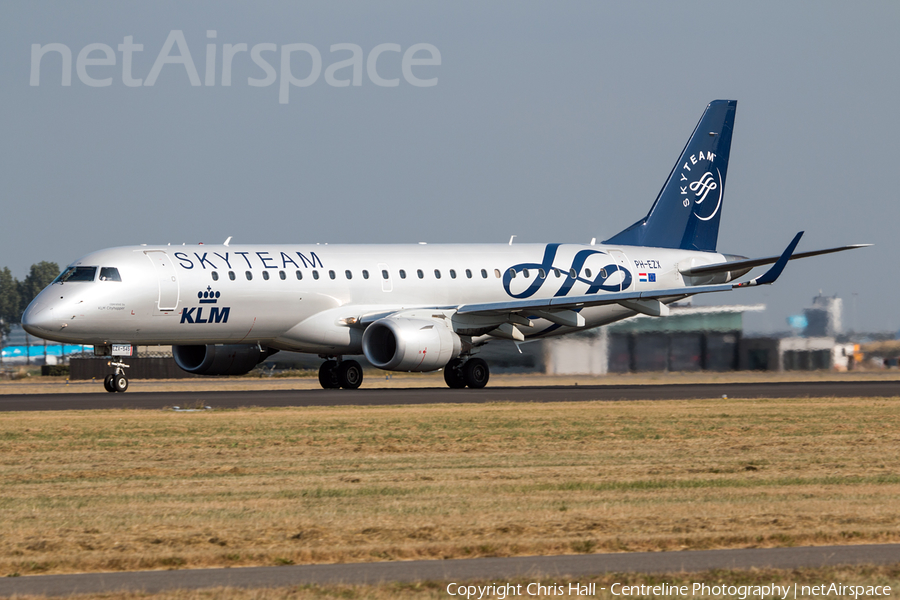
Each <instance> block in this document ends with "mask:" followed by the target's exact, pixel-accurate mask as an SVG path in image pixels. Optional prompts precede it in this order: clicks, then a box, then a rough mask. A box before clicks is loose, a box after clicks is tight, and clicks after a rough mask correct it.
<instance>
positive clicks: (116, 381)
mask: <svg viewBox="0 0 900 600" xmlns="http://www.w3.org/2000/svg"><path fill="white" fill-rule="evenodd" d="M112 388H113V391H116V392H124V391H125V390H127V389H128V378H127V377H125V376H124V375H113V378H112Z"/></svg>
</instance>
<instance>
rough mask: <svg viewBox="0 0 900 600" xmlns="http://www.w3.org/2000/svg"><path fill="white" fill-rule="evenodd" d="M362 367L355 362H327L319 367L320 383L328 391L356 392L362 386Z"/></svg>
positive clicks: (331, 360)
mask: <svg viewBox="0 0 900 600" xmlns="http://www.w3.org/2000/svg"><path fill="white" fill-rule="evenodd" d="M362 382H363V371H362V367H361V366H360V365H359V363H358V362H356V361H355V360H333V359H330V360H326V361H325V362H324V363H322V366H321V367H319V383H320V384H321V385H322V387H323V388H325V389H326V390H332V389H338V388H344V389H345V390H355V389H356V388H358V387H359V386H361V385H362Z"/></svg>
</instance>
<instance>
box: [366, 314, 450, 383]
mask: <svg viewBox="0 0 900 600" xmlns="http://www.w3.org/2000/svg"><path fill="white" fill-rule="evenodd" d="M362 347H363V353H365V355H366V358H367V359H369V362H370V363H372V364H373V365H375V366H376V367H378V368H379V369H385V370H387V371H434V370H436V369H440V368H441V367H443V366H444V365H446V364H447V363H448V362H450V360H451V359H454V358H456V357H457V356H459V353H460V350H461V348H462V342H461V341H460V339H459V336H458V335H456V333H454V332H453V330H452V329H451V328H450V324H449V323H448V322H446V321H444V320H438V319H411V318H406V317H386V318H384V319H379V320H378V321H375V322H374V323H372V324H371V325H369V326H368V327H367V328H366V331H365V333H363V338H362Z"/></svg>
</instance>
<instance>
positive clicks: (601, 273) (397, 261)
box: [23, 244, 725, 355]
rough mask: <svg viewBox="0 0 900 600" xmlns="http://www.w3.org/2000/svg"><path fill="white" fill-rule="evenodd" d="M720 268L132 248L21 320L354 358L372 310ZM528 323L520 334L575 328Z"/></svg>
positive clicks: (554, 255)
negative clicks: (110, 275)
mask: <svg viewBox="0 0 900 600" xmlns="http://www.w3.org/2000/svg"><path fill="white" fill-rule="evenodd" d="M724 260H725V258H724V257H723V256H722V255H721V254H717V253H711V252H692V251H687V250H672V249H662V248H646V247H603V246H586V245H577V244H514V245H505V244H504V245H499V244H439V245H430V244H429V245H425V244H419V245H312V246H310V245H287V244H285V245H277V244H272V245H253V246H209V245H196V246H132V247H122V248H112V249H107V250H101V251H99V252H94V253H91V254H89V255H87V256H85V257H83V258H81V259H79V260H78V261H76V262H75V263H73V266H82V267H97V268H98V271H97V273H98V274H97V275H96V277H95V278H94V279H93V280H91V281H67V282H65V283H54V284H51V285H50V286H48V287H47V288H46V289H45V290H44V291H42V292H41V293H40V294H39V295H38V297H37V298H35V300H34V301H33V302H32V304H31V305H30V306H29V307H28V309H27V310H26V312H25V315H24V316H23V322H24V323H25V325H26V328H27V329H28V331H29V332H31V333H34V334H35V335H39V336H40V337H43V338H46V339H51V340H56V341H61V342H77V343H83V344H113V343H131V344H260V345H263V346H266V347H269V348H273V349H279V350H291V351H298V352H310V353H316V354H324V355H343V354H360V353H361V350H360V338H361V329H360V328H359V326H358V323H360V322H361V321H362V320H364V319H365V318H366V316H367V315H379V314H393V313H397V312H399V311H415V310H422V311H426V312H427V313H428V314H429V316H438V314H441V315H444V317H442V318H449V317H452V316H453V314H454V310H455V309H456V308H457V307H459V306H461V305H470V304H481V303H492V302H503V301H508V300H513V299H521V298H534V299H539V298H552V297H563V296H572V297H574V296H581V295H586V294H598V295H602V294H607V293H614V292H619V291H639V292H640V291H650V290H654V289H672V288H682V287H684V286H690V285H697V284H701V283H708V282H709V280H708V279H707V280H704V281H685V280H684V278H683V277H682V275H681V274H680V273H679V269H682V270H683V269H685V268H686V267H690V266H698V265H703V264H712V263H719V262H723V261H724ZM101 267H114V268H115V269H116V270H117V272H118V273H119V275H120V279H121V281H111V280H101V277H100V275H99V273H100V268H101ZM511 270H513V271H514V272H515V277H511V276H510V271H511ZM673 299H674V298H673ZM580 314H581V315H582V316H583V317H584V321H585V325H584V328H589V327H596V326H599V325H604V324H606V323H610V322H613V321H616V320H619V319H622V318H625V317H628V316H631V315H633V314H635V313H634V311H632V310H629V309H628V308H625V307H623V306H621V305H619V304H611V305H604V306H594V307H588V308H584V309H583V310H582V311H581V313H580ZM479 319H481V320H480V321H479ZM495 321H496V320H495ZM532 321H533V323H532V325H530V326H527V327H524V328H523V332H524V334H525V337H526V339H528V338H536V337H542V336H549V335H560V334H564V333H568V332H571V331H574V330H576V329H583V328H575V327H567V326H562V325H559V324H554V323H552V322H550V321H547V320H544V319H541V318H535V319H532ZM496 326H497V324H496V322H492V321H491V320H490V319H487V318H485V317H478V316H472V317H468V318H465V319H463V318H459V319H456V320H454V327H455V329H456V330H457V331H460V332H461V334H463V335H469V336H472V337H474V338H478V336H484V335H486V334H487V333H488V331H491V330H493V329H494V328H495V327H496Z"/></svg>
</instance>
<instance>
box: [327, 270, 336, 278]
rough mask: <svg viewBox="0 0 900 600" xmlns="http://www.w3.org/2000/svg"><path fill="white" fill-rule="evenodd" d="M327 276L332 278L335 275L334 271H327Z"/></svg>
mask: <svg viewBox="0 0 900 600" xmlns="http://www.w3.org/2000/svg"><path fill="white" fill-rule="evenodd" d="M328 276H329V277H331V278H332V279H334V277H335V275H334V271H328Z"/></svg>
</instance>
